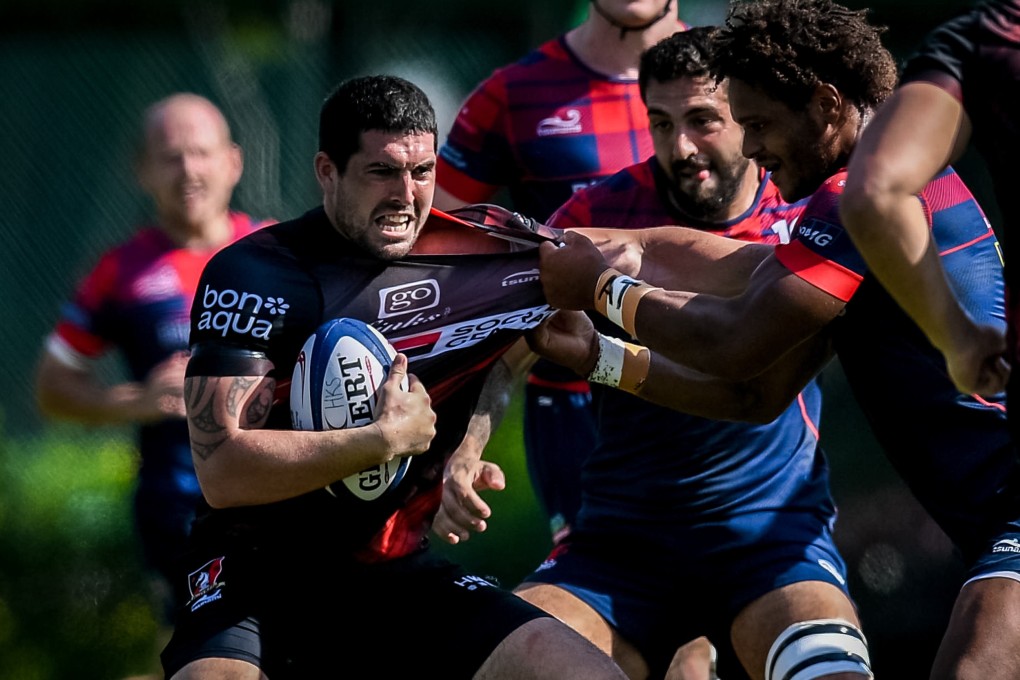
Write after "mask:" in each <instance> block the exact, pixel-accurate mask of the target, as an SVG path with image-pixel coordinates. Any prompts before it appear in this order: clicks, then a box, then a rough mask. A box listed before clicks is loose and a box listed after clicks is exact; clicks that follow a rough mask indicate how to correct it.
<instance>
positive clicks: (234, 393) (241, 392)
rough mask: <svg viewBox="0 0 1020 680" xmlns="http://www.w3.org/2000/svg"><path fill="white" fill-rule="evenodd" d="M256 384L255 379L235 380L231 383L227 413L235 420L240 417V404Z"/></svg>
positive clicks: (228, 392)
mask: <svg viewBox="0 0 1020 680" xmlns="http://www.w3.org/2000/svg"><path fill="white" fill-rule="evenodd" d="M254 384H255V379H254V378H234V379H233V380H232V381H231V382H230V389H229V390H228V391H227V413H229V414H230V415H231V416H233V417H235V418H236V417H237V416H238V414H239V413H240V404H241V402H242V401H243V400H244V398H245V396H246V395H247V394H248V390H249V389H251V386H252V385H254Z"/></svg>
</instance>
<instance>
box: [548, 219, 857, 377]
mask: <svg viewBox="0 0 1020 680" xmlns="http://www.w3.org/2000/svg"><path fill="white" fill-rule="evenodd" d="M674 229H678V228H674ZM684 231H685V232H686V231H691V230H684ZM570 236H572V238H571V239H570V240H568V241H567V245H566V246H565V247H562V248H556V247H554V246H552V245H545V244H544V245H543V246H542V248H541V250H540V251H539V255H540V259H541V276H542V286H543V289H544V290H545V291H546V296H547V298H548V300H549V303H550V304H551V305H553V306H555V307H559V308H561V309H580V310H587V309H595V310H597V311H598V312H599V313H601V314H603V315H604V316H606V317H608V318H609V319H611V320H613V321H614V322H616V323H617V324H618V325H620V326H622V327H623V328H624V329H625V330H626V331H627V332H629V333H630V334H631V335H634V336H635V337H637V338H638V339H639V341H640V342H641V343H643V344H644V345H645V346H647V347H649V348H650V349H652V350H654V351H656V352H659V353H660V354H662V355H664V356H666V357H668V358H670V359H672V360H673V361H675V362H676V363H678V364H681V365H684V366H687V367H690V368H692V369H694V370H696V371H699V372H702V373H706V374H708V375H713V376H717V377H722V378H726V379H729V380H734V381H742V380H746V379H748V378H752V377H754V376H757V375H759V374H760V373H762V372H764V371H765V370H766V369H768V368H769V366H771V365H772V363H773V362H775V361H777V360H778V359H779V357H781V356H783V355H784V354H785V353H786V352H788V351H789V350H790V349H792V348H794V347H796V346H798V345H800V344H801V343H802V342H804V341H805V340H807V339H808V338H810V337H812V336H814V335H816V334H817V333H818V332H819V331H820V330H821V329H822V328H824V327H825V326H826V325H827V324H828V323H829V322H830V321H832V319H833V318H835V316H836V315H837V314H839V313H840V312H841V311H842V309H843V307H844V304H845V303H844V302H843V301H842V300H839V299H838V298H836V297H833V296H832V295H830V294H829V293H826V292H824V291H822V290H820V289H819V288H816V287H815V286H813V285H812V284H810V283H807V282H806V281H804V280H803V279H801V278H799V277H797V276H796V275H794V274H793V273H792V272H791V271H790V270H789V269H787V268H786V267H784V266H783V265H782V264H780V263H779V262H778V261H777V260H776V258H775V255H774V254H773V249H772V248H771V247H770V246H758V245H756V244H741V243H737V242H734V241H730V240H729V239H724V238H719V237H715V238H713V239H700V238H697V239H695V238H694V236H693V235H691V239H692V240H691V241H690V242H691V243H700V244H703V245H705V244H707V245H705V247H703V248H702V247H698V248H688V249H676V250H674V251H673V257H672V261H671V262H670V265H671V268H672V269H675V270H676V271H677V272H679V273H678V274H677V276H678V277H684V276H691V277H692V280H691V281H690V283H692V284H699V283H700V285H692V286H690V287H689V288H682V289H678V290H663V289H659V288H654V287H650V286H647V285H643V284H639V285H632V284H631V283H629V282H627V280H626V278H625V277H617V276H615V275H614V274H613V271H612V270H611V269H608V268H607V265H606V262H605V260H604V259H603V258H602V256H601V253H600V252H599V251H598V250H597V249H596V248H595V247H594V246H593V245H592V243H591V241H590V240H588V239H587V238H584V237H582V236H581V235H580V234H574V235H570ZM745 254H751V255H752V257H747V258H746V259H742V260H741V264H734V266H733V267H732V268H731V267H730V264H731V262H732V259H731V258H733V257H737V258H741V257H742V256H743V255H745ZM752 265H753V266H752ZM692 272H693V273H694V275H693V276H692V275H691V273H692ZM749 272H750V273H749ZM617 273H618V272H617ZM702 290H711V291H717V292H716V293H714V294H709V293H702V292H698V291H702Z"/></svg>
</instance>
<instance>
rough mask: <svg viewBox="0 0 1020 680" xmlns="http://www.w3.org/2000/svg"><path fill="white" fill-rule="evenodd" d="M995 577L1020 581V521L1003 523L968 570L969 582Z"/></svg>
mask: <svg viewBox="0 0 1020 680" xmlns="http://www.w3.org/2000/svg"><path fill="white" fill-rule="evenodd" d="M995 577H1002V578H1011V579H1013V580H1014V581H1020V519H1015V520H1013V521H1011V522H1005V523H1003V525H1002V527H1001V530H1000V531H999V532H998V533H996V534H995V535H993V536H992V537H991V538H990V539H989V540H988V543H987V546H986V548H985V551H984V552H983V553H982V554H981V555H980V556H979V557H978V558H977V559H976V560H975V561H974V563H973V564H971V565H970V568H969V569H968V570H967V581H968V582H969V581H976V580H979V579H983V578H995Z"/></svg>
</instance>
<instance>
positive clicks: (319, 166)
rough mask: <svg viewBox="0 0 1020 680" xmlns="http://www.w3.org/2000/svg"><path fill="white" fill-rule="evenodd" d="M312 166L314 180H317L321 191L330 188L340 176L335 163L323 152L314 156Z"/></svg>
mask: <svg viewBox="0 0 1020 680" xmlns="http://www.w3.org/2000/svg"><path fill="white" fill-rule="evenodd" d="M312 166H313V167H314V169H315V179H316V180H318V182H319V186H320V187H322V190H323V191H327V189H329V188H330V187H332V186H333V185H334V184H335V183H336V181H337V178H338V176H339V174H340V171H339V170H338V169H337V167H336V163H334V162H333V160H332V159H331V158H330V157H329V156H328V155H327V154H326V152H325V151H319V152H318V153H316V154H315V158H314V159H312Z"/></svg>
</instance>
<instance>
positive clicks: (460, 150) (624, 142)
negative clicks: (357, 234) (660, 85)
mask: <svg viewBox="0 0 1020 680" xmlns="http://www.w3.org/2000/svg"><path fill="white" fill-rule="evenodd" d="M678 24H679V26H680V27H681V29H686V28H687V25H686V24H684V23H683V22H679V21H678ZM651 153H652V138H651V135H650V134H649V132H648V111H647V109H646V108H645V105H644V102H642V101H641V93H640V91H639V89H638V81H637V79H636V78H631V79H628V78H611V77H608V76H606V75H604V74H601V73H598V72H596V71H593V70H592V69H590V68H588V67H587V66H585V65H584V64H583V63H582V62H581V61H580V60H579V59H578V58H577V56H576V55H575V54H574V53H573V52H572V51H571V50H570V48H569V47H568V46H567V43H566V40H565V39H564V37H563V36H560V37H558V38H556V39H554V40H550V41H549V42H547V43H545V44H543V45H541V46H540V47H538V48H537V49H535V50H533V51H532V52H530V53H529V54H527V55H526V56H525V57H523V58H522V59H521V60H519V61H518V62H516V63H514V64H511V65H509V66H505V67H502V68H500V69H497V70H496V71H495V72H494V73H493V74H492V75H491V76H490V77H489V78H488V79H486V80H485V81H483V82H482V83H481V84H480V85H479V86H478V87H477V88H476V89H475V90H474V92H472V93H471V94H470V95H469V96H468V98H467V101H466V102H465V103H464V105H463V106H462V107H461V110H460V113H459V114H458V115H457V118H456V120H455V121H454V124H453V127H452V129H451V130H450V134H449V136H448V137H447V140H446V142H445V143H444V144H443V146H442V148H441V149H440V150H439V162H438V166H437V171H436V177H437V181H438V183H439V186H441V187H442V188H443V189H444V190H445V191H447V192H448V193H450V194H452V195H454V196H456V197H457V198H459V199H460V200H462V201H466V202H469V203H482V202H485V201H488V200H489V199H491V198H492V196H493V195H494V194H495V193H496V191H497V190H498V189H499V188H501V187H508V188H509V191H510V198H511V199H512V201H513V204H514V209H515V210H517V211H519V212H521V213H523V214H525V215H528V216H529V217H533V218H535V219H538V220H542V221H544V220H545V219H546V218H548V217H549V215H551V214H552V213H553V211H554V210H556V209H557V208H559V207H560V206H561V205H562V204H563V203H564V202H565V201H566V200H567V199H568V198H570V195H571V194H572V193H573V192H574V191H576V190H577V189H580V188H582V187H585V186H588V185H590V184H592V183H594V182H596V181H598V180H600V179H602V178H604V177H608V176H609V175H612V174H613V173H615V172H616V171H617V170H620V169H622V168H625V167H627V166H628V165H631V164H633V163H638V162H640V161H641V160H643V159H645V158H647V157H648V156H649V155H651Z"/></svg>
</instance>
